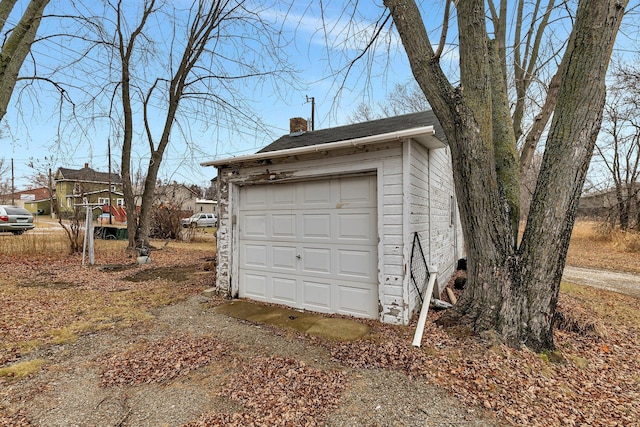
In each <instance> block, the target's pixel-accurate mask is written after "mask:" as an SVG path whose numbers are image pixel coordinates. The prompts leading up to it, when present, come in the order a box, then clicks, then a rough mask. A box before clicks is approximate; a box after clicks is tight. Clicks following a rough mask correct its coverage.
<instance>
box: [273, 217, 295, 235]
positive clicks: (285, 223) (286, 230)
mask: <svg viewBox="0 0 640 427" xmlns="http://www.w3.org/2000/svg"><path fill="white" fill-rule="evenodd" d="M296 222H297V220H296V215H295V214H272V215H271V236H272V237H275V238H283V239H293V238H295V237H296V235H297V231H296Z"/></svg>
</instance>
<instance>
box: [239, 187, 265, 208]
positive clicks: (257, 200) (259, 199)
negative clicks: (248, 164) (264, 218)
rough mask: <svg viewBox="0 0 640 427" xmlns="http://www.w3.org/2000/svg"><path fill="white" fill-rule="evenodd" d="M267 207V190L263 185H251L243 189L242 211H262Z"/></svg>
mask: <svg viewBox="0 0 640 427" xmlns="http://www.w3.org/2000/svg"><path fill="white" fill-rule="evenodd" d="M266 206H267V188H266V186H263V185H250V186H247V187H243V188H242V199H241V200H240V209H260V208H264V207H266Z"/></svg>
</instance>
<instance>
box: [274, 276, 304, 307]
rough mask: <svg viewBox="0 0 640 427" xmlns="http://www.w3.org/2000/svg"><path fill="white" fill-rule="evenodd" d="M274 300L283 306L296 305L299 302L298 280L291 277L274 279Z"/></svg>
mask: <svg viewBox="0 0 640 427" xmlns="http://www.w3.org/2000/svg"><path fill="white" fill-rule="evenodd" d="M272 283H273V300H274V301H277V302H280V303H283V304H289V305H291V304H295V303H296V301H297V300H298V295H297V280H296V279H291V278H289V277H274V278H273V281H272Z"/></svg>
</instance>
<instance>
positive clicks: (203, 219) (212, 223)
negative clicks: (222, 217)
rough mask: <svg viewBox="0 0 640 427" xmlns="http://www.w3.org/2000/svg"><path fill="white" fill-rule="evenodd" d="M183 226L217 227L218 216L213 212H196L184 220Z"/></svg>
mask: <svg viewBox="0 0 640 427" xmlns="http://www.w3.org/2000/svg"><path fill="white" fill-rule="evenodd" d="M182 226H183V227H217V226H218V218H216V215H215V214H212V213H202V212H201V213H196V214H193V215H191V216H190V217H189V218H184V219H183V220H182Z"/></svg>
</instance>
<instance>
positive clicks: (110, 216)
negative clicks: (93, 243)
mask: <svg viewBox="0 0 640 427" xmlns="http://www.w3.org/2000/svg"><path fill="white" fill-rule="evenodd" d="M107 157H109V225H111V224H113V222H112V218H113V216H112V215H111V138H107Z"/></svg>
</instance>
